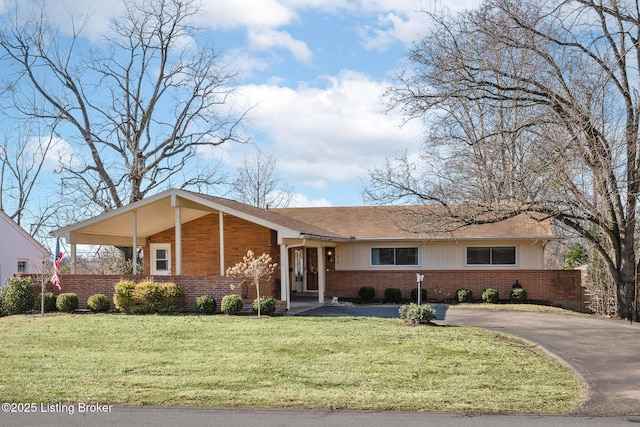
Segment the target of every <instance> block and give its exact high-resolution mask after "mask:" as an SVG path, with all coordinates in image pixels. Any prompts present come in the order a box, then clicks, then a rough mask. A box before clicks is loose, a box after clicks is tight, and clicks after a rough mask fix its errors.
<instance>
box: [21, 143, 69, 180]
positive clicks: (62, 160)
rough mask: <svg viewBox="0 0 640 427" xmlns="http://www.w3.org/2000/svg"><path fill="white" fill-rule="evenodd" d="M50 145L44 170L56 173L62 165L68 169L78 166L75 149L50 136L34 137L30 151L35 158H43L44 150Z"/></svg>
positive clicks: (30, 144) (29, 144)
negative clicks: (38, 156)
mask: <svg viewBox="0 0 640 427" xmlns="http://www.w3.org/2000/svg"><path fill="white" fill-rule="evenodd" d="M47 144H50V145H49V150H48V151H47V153H46V155H45V158H44V163H43V169H44V170H45V171H47V172H54V171H56V170H57V169H59V168H60V165H64V166H67V167H72V166H78V159H77V158H76V157H75V156H74V152H73V148H72V147H71V145H70V144H69V143H68V142H67V141H65V140H64V139H61V138H58V137H48V136H34V137H31V138H30V139H29V142H28V145H27V147H28V151H29V152H31V153H33V155H34V156H37V155H40V158H42V150H43V148H44V147H46V146H47Z"/></svg>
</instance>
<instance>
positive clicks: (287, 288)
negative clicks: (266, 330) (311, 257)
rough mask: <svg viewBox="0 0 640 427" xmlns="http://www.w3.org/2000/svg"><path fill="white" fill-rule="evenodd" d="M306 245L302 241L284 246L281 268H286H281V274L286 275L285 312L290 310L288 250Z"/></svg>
mask: <svg viewBox="0 0 640 427" xmlns="http://www.w3.org/2000/svg"><path fill="white" fill-rule="evenodd" d="M306 243H307V239H306V238H305V239H302V243H296V244H295V245H284V253H285V259H284V260H283V263H282V264H285V263H286V264H285V265H283V266H282V267H286V268H281V270H280V271H281V274H282V273H284V274H286V280H285V284H286V285H285V288H286V294H287V295H286V301H287V311H289V310H290V309H291V284H290V283H289V278H290V275H289V249H291V248H299V247H300V246H304V245H305V244H306ZM282 270H285V271H284V272H282ZM280 280H282V278H280Z"/></svg>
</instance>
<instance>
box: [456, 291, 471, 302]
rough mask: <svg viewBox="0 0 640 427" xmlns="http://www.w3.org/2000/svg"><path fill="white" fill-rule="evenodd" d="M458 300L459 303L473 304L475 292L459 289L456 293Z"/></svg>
mask: <svg viewBox="0 0 640 427" xmlns="http://www.w3.org/2000/svg"><path fill="white" fill-rule="evenodd" d="M456 300H457V301H458V302H471V301H473V292H471V290H469V289H458V290H457V291H456Z"/></svg>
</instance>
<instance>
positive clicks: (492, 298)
mask: <svg viewBox="0 0 640 427" xmlns="http://www.w3.org/2000/svg"><path fill="white" fill-rule="evenodd" d="M498 299H499V298H498V290H497V289H494V288H487V289H485V290H483V291H482V301H484V302H490V303H492V304H495V303H497V302H498Z"/></svg>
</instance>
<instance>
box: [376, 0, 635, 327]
mask: <svg viewBox="0 0 640 427" xmlns="http://www.w3.org/2000/svg"><path fill="white" fill-rule="evenodd" d="M426 16H428V18H429V19H430V20H431V21H432V24H433V27H432V28H433V30H432V31H431V33H430V34H428V35H427V36H426V37H424V38H423V39H421V40H420V41H419V42H417V43H416V45H415V46H414V48H413V49H412V51H411V54H410V56H409V59H410V61H411V63H412V64H413V68H412V69H409V70H406V71H405V72H404V73H401V74H400V75H399V76H398V80H397V85H396V86H395V87H394V88H392V89H390V91H389V92H388V100H389V104H390V107H391V108H398V109H401V110H402V111H403V112H404V114H405V115H406V117H407V119H410V118H417V117H419V118H422V119H425V120H427V121H428V123H429V124H430V125H431V126H432V127H433V128H434V130H435V131H436V132H434V133H432V134H430V135H429V136H428V138H427V140H426V143H425V147H426V149H425V156H426V157H427V158H428V159H430V161H433V162H436V163H437V164H438V165H439V167H433V168H431V170H428V171H427V173H426V174H423V173H422V172H423V171H422V170H420V169H419V168H417V167H416V165H415V163H413V162H412V161H411V159H410V158H409V157H407V156H403V157H401V158H400V160H399V161H398V162H393V161H390V162H389V163H388V164H387V165H386V166H383V167H381V168H379V169H376V170H373V171H372V173H371V175H372V184H371V186H370V187H369V189H368V193H369V196H370V197H372V198H373V199H374V200H378V201H383V200H385V201H389V200H398V199H406V198H413V199H414V200H415V199H417V200H421V201H423V202H425V203H439V204H441V205H442V210H441V212H442V214H443V216H446V217H447V218H448V221H447V222H448V224H452V223H453V224H455V225H454V226H463V225H465V224H470V223H482V222H494V221H499V220H501V219H504V218H507V217H510V216H514V215H518V214H521V213H527V214H530V215H532V216H534V217H536V218H540V219H544V218H553V219H555V220H556V221H558V222H559V223H560V224H562V225H563V226H564V227H566V228H568V229H570V230H573V232H574V233H576V234H577V235H578V236H580V237H582V238H584V239H585V240H586V241H587V242H589V243H590V244H592V245H593V247H594V248H595V250H596V251H597V252H598V254H600V255H601V256H602V259H603V260H604V263H605V265H606V266H607V269H608V270H609V272H610V274H611V276H612V278H613V280H614V282H615V284H616V288H617V298H618V304H617V314H618V316H620V317H623V318H627V319H630V320H631V319H634V318H636V317H637V315H638V312H637V307H636V285H635V272H636V265H637V259H636V251H635V249H634V240H635V237H636V226H637V218H636V211H637V208H638V192H639V190H640V149H639V148H640V138H639V136H640V135H639V133H638V131H639V117H640V108H639V107H640V105H639V103H640V98H639V97H638V95H637V94H638V90H639V89H640V88H639V87H638V84H639V82H640V59H639V58H640V43H639V42H638V40H639V38H638V34H640V19H639V18H638V17H639V16H640V6H638V4H637V3H635V2H628V1H602V2H596V1H591V0H566V1H557V2H555V1H554V2H551V1H546V0H534V1H531V2H521V1H515V0H486V1H485V2H484V3H483V4H482V5H481V7H479V8H478V9H477V10H473V11H468V12H465V13H464V14H460V15H457V16H452V15H449V14H447V13H441V12H437V13H426ZM437 130H445V131H446V132H440V133H438V132H437ZM433 153H436V154H438V156H437V157H434V156H432V155H431V154H433ZM447 160H448V161H447ZM461 202H462V203H461ZM470 206H473V209H471V208H470ZM442 223H443V222H442Z"/></svg>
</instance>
